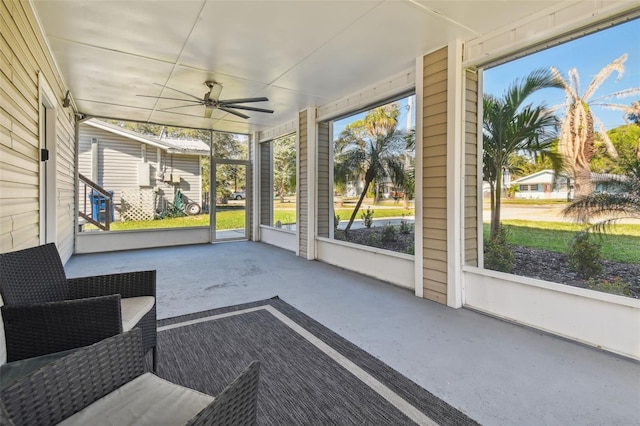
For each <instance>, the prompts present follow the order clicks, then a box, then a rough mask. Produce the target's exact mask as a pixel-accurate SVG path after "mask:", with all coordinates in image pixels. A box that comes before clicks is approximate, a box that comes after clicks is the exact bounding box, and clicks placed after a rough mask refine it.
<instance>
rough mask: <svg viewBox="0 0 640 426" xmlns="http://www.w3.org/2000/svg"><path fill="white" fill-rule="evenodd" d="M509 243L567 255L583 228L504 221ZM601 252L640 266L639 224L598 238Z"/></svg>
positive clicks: (578, 226)
mask: <svg viewBox="0 0 640 426" xmlns="http://www.w3.org/2000/svg"><path fill="white" fill-rule="evenodd" d="M502 223H503V225H505V226H506V227H507V229H508V237H507V241H508V242H509V244H513V245H518V246H523V247H531V248H537V249H543V250H549V251H554V252H558V253H566V252H567V249H568V247H569V244H570V243H571V240H572V239H573V237H574V236H575V235H576V233H577V232H579V231H581V230H582V229H584V227H583V226H582V225H579V224H574V223H565V222H541V221H528V220H505V221H503V222H502ZM484 237H485V238H488V237H489V224H488V223H485V224H484ZM596 241H597V242H598V243H599V244H601V250H600V253H601V254H602V257H603V258H604V259H606V260H612V261H615V262H621V263H640V225H616V226H615V227H612V228H611V229H610V231H609V232H607V233H606V234H600V235H597V236H596Z"/></svg>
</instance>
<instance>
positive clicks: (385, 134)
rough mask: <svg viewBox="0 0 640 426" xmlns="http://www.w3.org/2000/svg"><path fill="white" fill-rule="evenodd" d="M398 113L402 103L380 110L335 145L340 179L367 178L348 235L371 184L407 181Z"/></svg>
mask: <svg viewBox="0 0 640 426" xmlns="http://www.w3.org/2000/svg"><path fill="white" fill-rule="evenodd" d="M398 114H399V110H398V104H388V105H383V106H380V107H377V108H375V109H373V110H371V111H369V112H368V113H367V115H366V116H365V117H364V118H363V119H361V120H357V121H354V122H353V123H351V124H349V125H348V126H347V127H345V129H344V130H343V131H342V133H341V134H340V137H339V138H338V139H337V140H336V142H335V146H334V150H335V154H336V157H335V164H334V175H335V177H336V179H337V180H342V181H346V180H347V177H351V178H356V179H364V188H363V189H362V193H361V194H360V198H359V199H358V202H357V204H356V207H355V209H354V210H353V213H352V214H351V218H350V219H349V223H348V224H347V227H346V228H345V231H347V232H348V231H349V229H351V225H353V221H354V220H355V218H356V215H357V214H358V210H359V209H360V206H361V205H362V201H363V200H364V197H365V196H366V194H367V191H368V190H369V185H370V184H371V182H373V181H374V180H376V181H381V180H382V179H384V178H391V180H392V182H394V183H395V184H398V185H401V184H402V182H403V181H404V149H405V147H406V142H405V139H404V135H403V132H401V131H399V130H398V129H397V125H398V120H397V118H398Z"/></svg>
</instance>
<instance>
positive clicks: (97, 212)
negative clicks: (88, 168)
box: [78, 174, 113, 231]
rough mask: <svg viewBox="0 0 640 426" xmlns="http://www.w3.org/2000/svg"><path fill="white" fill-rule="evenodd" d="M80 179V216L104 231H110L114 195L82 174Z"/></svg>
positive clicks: (79, 176)
mask: <svg viewBox="0 0 640 426" xmlns="http://www.w3.org/2000/svg"><path fill="white" fill-rule="evenodd" d="M78 178H79V189H80V191H79V194H80V200H78V204H79V207H78V214H79V215H80V217H81V218H83V219H84V220H86V221H87V222H88V223H90V224H92V225H94V226H96V227H97V228H99V229H101V230H103V231H108V230H109V224H110V223H111V221H112V220H113V218H112V217H111V216H112V212H113V208H112V204H113V193H110V192H109V191H106V190H105V189H104V188H102V187H101V186H100V185H98V184H97V183H95V182H92V181H91V180H90V179H88V178H87V177H85V176H83V175H82V174H79V175H78Z"/></svg>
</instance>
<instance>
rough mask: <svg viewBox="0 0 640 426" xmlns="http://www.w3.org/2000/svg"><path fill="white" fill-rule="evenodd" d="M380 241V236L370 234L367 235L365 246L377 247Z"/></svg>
mask: <svg viewBox="0 0 640 426" xmlns="http://www.w3.org/2000/svg"><path fill="white" fill-rule="evenodd" d="M381 241H382V238H381V236H380V234H378V233H371V234H369V235H367V245H368V246H374V247H375V246H378V245H380V242H381Z"/></svg>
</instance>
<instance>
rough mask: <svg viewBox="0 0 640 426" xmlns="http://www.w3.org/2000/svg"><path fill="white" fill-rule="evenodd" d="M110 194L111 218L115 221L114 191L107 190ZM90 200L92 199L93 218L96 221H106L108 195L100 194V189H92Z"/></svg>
mask: <svg viewBox="0 0 640 426" xmlns="http://www.w3.org/2000/svg"><path fill="white" fill-rule="evenodd" d="M107 193H108V194H109V200H110V201H111V202H110V203H109V206H110V208H109V219H111V220H110V222H113V212H114V210H113V191H107ZM89 201H91V219H93V220H95V221H96V222H104V221H105V212H106V210H107V197H105V196H104V195H102V194H100V193H99V192H98V191H91V192H90V193H89Z"/></svg>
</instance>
